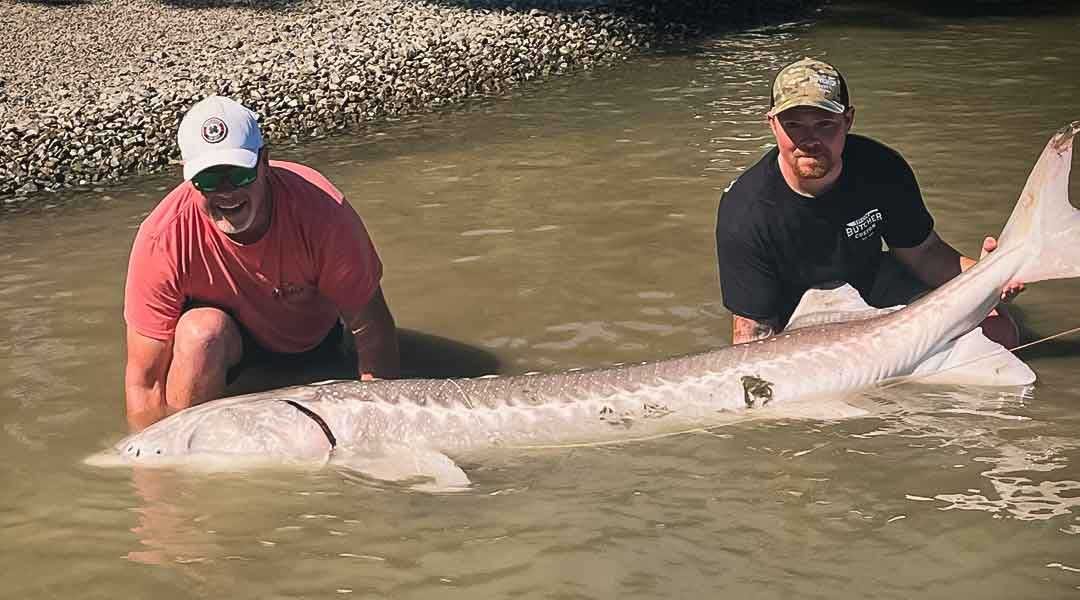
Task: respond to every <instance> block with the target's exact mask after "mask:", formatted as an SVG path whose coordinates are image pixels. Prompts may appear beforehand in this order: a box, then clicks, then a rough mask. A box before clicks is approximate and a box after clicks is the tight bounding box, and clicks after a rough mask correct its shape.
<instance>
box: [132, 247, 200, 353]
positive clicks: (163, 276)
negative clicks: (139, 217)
mask: <svg viewBox="0 0 1080 600" xmlns="http://www.w3.org/2000/svg"><path fill="white" fill-rule="evenodd" d="M176 265H177V261H176V257H174V256H171V255H170V253H169V251H168V249H167V248H166V245H165V244H163V243H161V242H160V240H158V239H156V238H154V237H152V236H151V235H149V234H147V233H146V232H144V231H143V230H142V229H140V230H139V232H138V233H137V234H136V235H135V243H134V244H133V245H132V248H131V257H130V258H129V259H128V270H127V280H126V282H125V284H124V321H126V322H127V324H128V326H130V327H132V328H133V329H134V330H135V331H137V332H138V333H140V334H141V335H144V336H146V337H148V338H152V339H155V340H161V341H165V340H168V339H170V338H172V336H173V333H175V331H176V322H177V321H179V320H180V313H181V312H182V311H183V310H184V302H185V300H186V298H185V295H184V293H183V291H182V286H181V284H180V277H179V272H178V269H177V266H176Z"/></svg>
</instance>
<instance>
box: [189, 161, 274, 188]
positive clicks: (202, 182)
mask: <svg viewBox="0 0 1080 600" xmlns="http://www.w3.org/2000/svg"><path fill="white" fill-rule="evenodd" d="M258 175H259V167H258V166H257V165H256V166H254V167H250V168H248V167H211V168H209V169H203V170H202V171H199V172H198V174H196V175H195V176H194V177H192V178H191V184H192V185H194V186H195V189H197V190H199V191H200V192H216V191H218V190H219V189H221V185H222V182H224V181H225V180H226V179H228V180H229V183H231V184H232V186H233V187H237V188H242V187H247V186H249V185H251V183H252V182H253V181H255V178H256V177H258Z"/></svg>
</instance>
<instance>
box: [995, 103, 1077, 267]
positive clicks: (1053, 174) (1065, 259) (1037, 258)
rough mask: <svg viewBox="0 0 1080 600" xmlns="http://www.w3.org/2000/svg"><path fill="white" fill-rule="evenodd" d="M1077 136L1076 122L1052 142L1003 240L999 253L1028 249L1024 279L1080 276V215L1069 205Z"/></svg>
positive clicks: (1069, 125)
mask: <svg viewBox="0 0 1080 600" xmlns="http://www.w3.org/2000/svg"><path fill="white" fill-rule="evenodd" d="M1077 133H1080V121H1073V122H1072V123H1070V124H1068V125H1066V126H1065V127H1063V128H1061V129H1060V130H1058V132H1057V133H1055V134H1054V136H1053V137H1052V138H1050V142H1049V143H1047V144H1046V148H1045V149H1044V150H1043V152H1042V155H1041V156H1039V160H1038V162H1036V163H1035V167H1034V168H1033V169H1032V170H1031V175H1029V176H1028V180H1027V183H1026V184H1025V185H1024V190H1023V191H1022V192H1021V193H1020V200H1019V201H1018V202H1017V203H1016V208H1015V209H1013V213H1012V215H1011V216H1010V217H1009V221H1008V222H1007V223H1006V224H1005V229H1003V230H1002V232H1001V237H1000V238H999V239H998V250H997V252H1001V250H1002V249H1004V248H1008V249H1010V250H1012V249H1020V248H1021V247H1024V250H1023V251H1024V252H1025V253H1026V254H1027V255H1028V256H1029V257H1030V258H1029V259H1028V260H1027V262H1026V263H1025V264H1024V265H1023V266H1022V267H1021V268H1020V270H1019V271H1018V272H1017V274H1016V279H1017V280H1019V281H1024V282H1027V283H1031V282H1035V281H1044V280H1046V279H1061V278H1065V277H1080V211H1078V210H1077V209H1075V208H1073V206H1072V204H1070V203H1069V168H1070V167H1071V166H1072V155H1073V152H1072V143H1073V136H1075V135H1076V134H1077ZM1002 254H1004V253H1002Z"/></svg>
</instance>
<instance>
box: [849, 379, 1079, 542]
mask: <svg viewBox="0 0 1080 600" xmlns="http://www.w3.org/2000/svg"><path fill="white" fill-rule="evenodd" d="M1034 398H1035V396H1034V389H1033V388H1025V389H1022V390H1011V389H1004V390H999V391H995V390H993V389H978V388H958V389H951V390H945V391H923V392H921V393H916V394H913V395H903V396H900V395H898V396H897V397H896V398H894V400H893V401H892V403H893V404H894V409H895V410H896V411H897V412H898V414H899V416H898V417H894V418H891V419H889V420H888V421H887V422H886V423H885V424H884V425H883V426H881V427H880V428H878V429H875V430H874V431H871V432H868V433H865V434H861V437H875V436H895V437H899V438H914V439H919V440H922V441H923V444H924V445H925V446H926V447H932V448H936V449H943V450H948V451H949V452H950V453H951V454H959V455H962V456H964V457H965V459H964V460H965V461H967V462H971V463H978V464H979V466H982V465H989V466H990V468H988V469H986V470H982V471H980V472H979V475H980V476H982V477H985V478H986V479H988V480H989V482H990V484H991V490H989V491H986V492H983V491H980V490H979V489H973V488H968V489H965V490H963V491H962V492H951V491H949V492H945V491H943V492H939V493H934V494H932V497H926V496H919V495H908V496H907V497H908V499H910V500H918V501H927V502H933V501H934V500H937V501H940V502H943V503H946V504H944V505H941V504H936V506H937V508H939V509H940V510H954V509H955V510H980V511H986V512H989V513H992V514H994V515H995V517H997V518H1001V517H1009V518H1015V519H1019V520H1047V519H1052V518H1054V517H1064V518H1065V520H1066V521H1070V520H1071V521H1075V522H1076V523H1080V515H1076V516H1074V515H1073V512H1074V510H1075V509H1076V507H1080V482H1078V481H1076V480H1074V479H1072V476H1071V475H1069V476H1067V477H1066V478H1065V479H1061V480H1054V479H1051V477H1052V476H1053V475H1060V474H1061V473H1057V472H1058V471H1062V470H1064V471H1065V472H1066V473H1075V472H1076V469H1075V467H1073V468H1072V469H1070V466H1071V464H1072V463H1071V462H1070V458H1073V459H1074V460H1075V457H1076V455H1077V454H1078V453H1077V448H1078V447H1080V439H1077V438H1075V437H1071V438H1070V437H1061V436H1049V435H1046V434H1045V432H1044V430H1043V428H1042V427H1040V425H1041V424H1040V423H1036V422H1033V421H1034V420H1033V419H1032V418H1031V417H1029V416H1026V415H1024V414H1023V413H1024V412H1025V410H1024V409H1025V408H1026V405H1027V403H1028V402H1031V401H1032V400H1033V399H1034ZM927 494H928V495H930V493H929V492H928V493H927ZM1069 517H1073V518H1072V519H1070V518H1069ZM1061 531H1063V532H1067V533H1076V532H1078V531H1080V529H1078V526H1077V525H1076V524H1074V523H1066V524H1065V525H1064V526H1063V527H1062V529H1061Z"/></svg>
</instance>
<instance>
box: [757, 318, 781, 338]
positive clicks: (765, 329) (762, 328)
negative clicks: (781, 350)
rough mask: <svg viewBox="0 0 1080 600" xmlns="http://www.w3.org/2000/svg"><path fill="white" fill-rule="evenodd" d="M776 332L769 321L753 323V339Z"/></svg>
mask: <svg viewBox="0 0 1080 600" xmlns="http://www.w3.org/2000/svg"><path fill="white" fill-rule="evenodd" d="M774 333H776V332H775V331H774V330H773V326H772V325H771V324H769V323H757V322H755V323H754V339H761V338H766V337H769V336H770V335H772V334H774Z"/></svg>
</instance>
